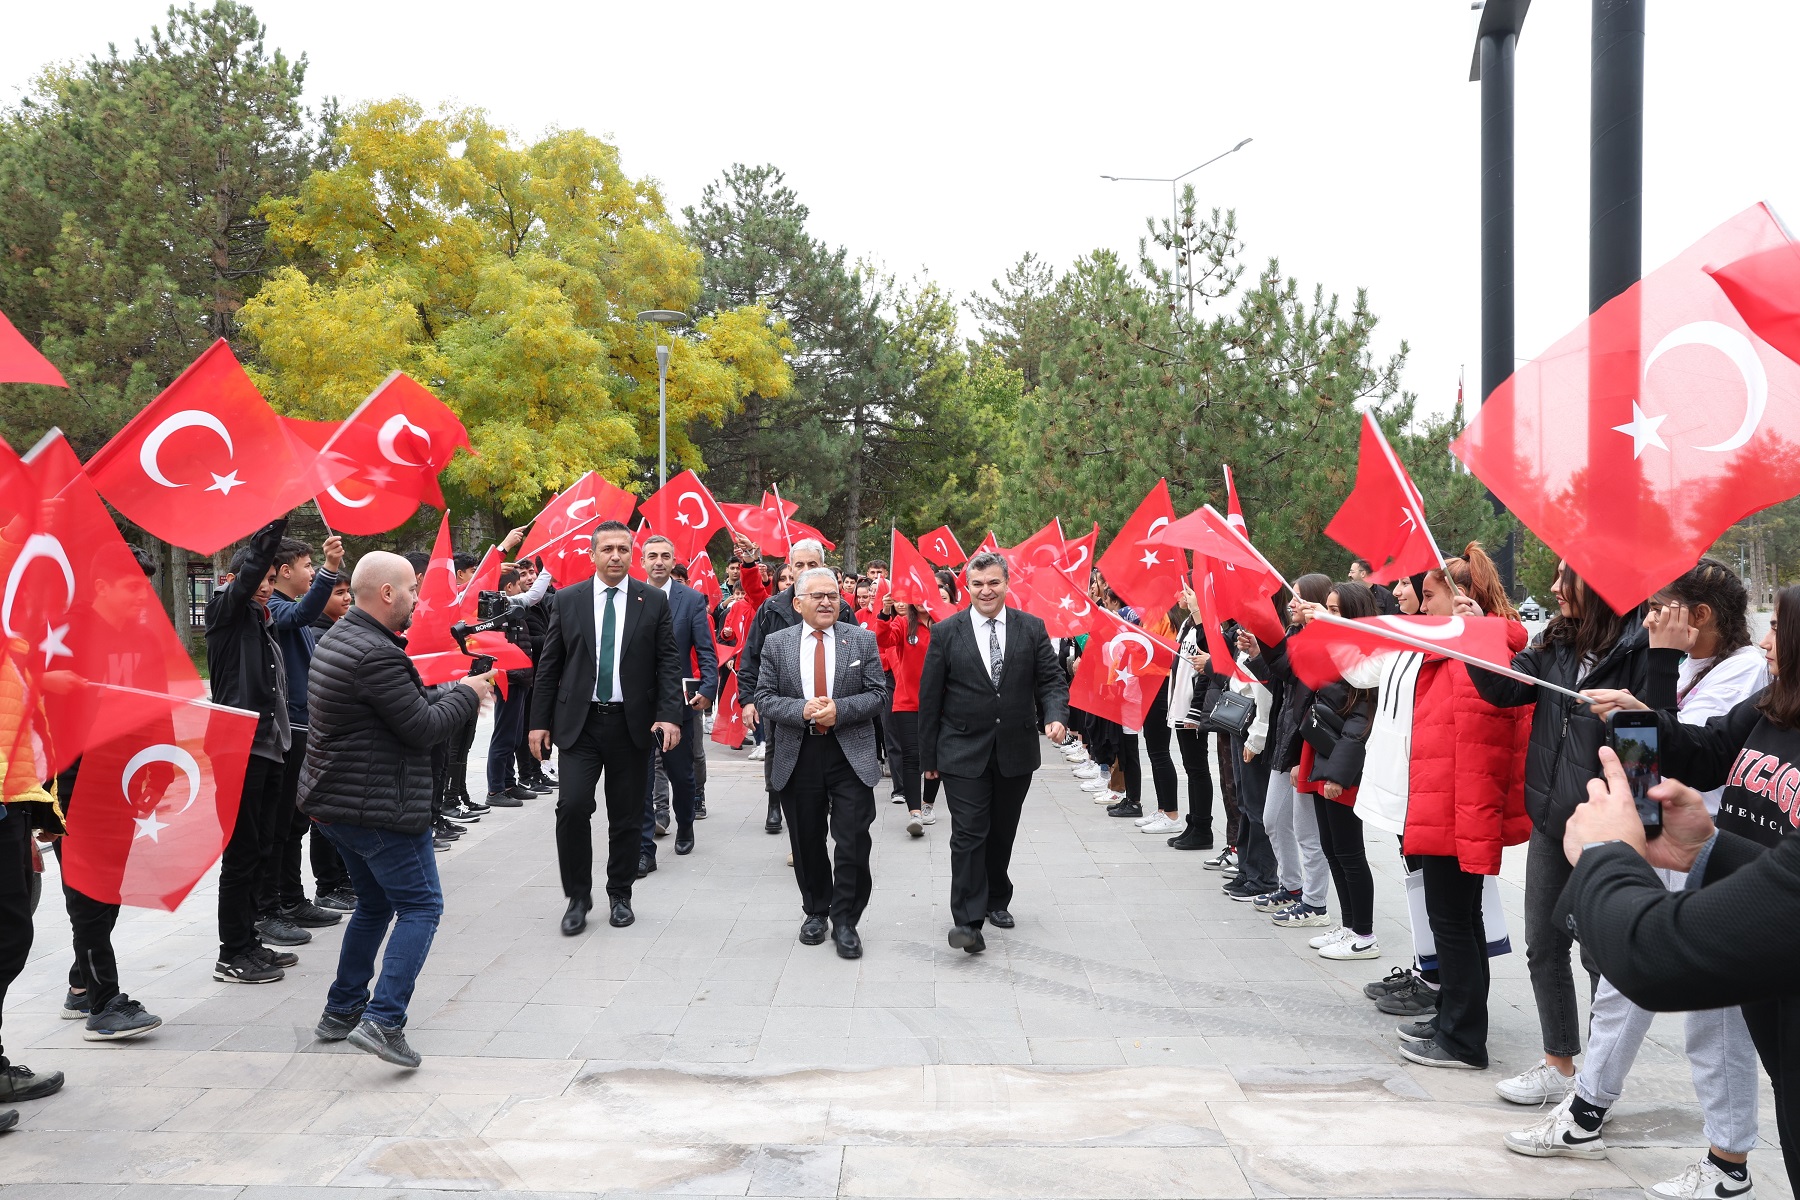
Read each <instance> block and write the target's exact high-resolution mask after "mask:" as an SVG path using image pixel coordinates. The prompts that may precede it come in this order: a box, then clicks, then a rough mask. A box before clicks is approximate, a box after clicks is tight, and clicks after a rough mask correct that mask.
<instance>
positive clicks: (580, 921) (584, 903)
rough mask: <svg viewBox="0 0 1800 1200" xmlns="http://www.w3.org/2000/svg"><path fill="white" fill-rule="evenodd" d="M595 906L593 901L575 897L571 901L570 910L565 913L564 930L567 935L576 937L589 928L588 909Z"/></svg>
mask: <svg viewBox="0 0 1800 1200" xmlns="http://www.w3.org/2000/svg"><path fill="white" fill-rule="evenodd" d="M592 907H594V904H593V901H591V900H582V899H579V898H577V899H574V900H571V901H569V911H568V912H565V913H564V914H563V919H562V931H563V934H564V935H565V936H567V937H574V936H575V935H576V934H578V933H580V932H581V931H582V930H584V929H586V928H587V915H588V910H589V909H590V908H592Z"/></svg>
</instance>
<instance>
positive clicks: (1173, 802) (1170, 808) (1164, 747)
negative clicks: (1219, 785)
mask: <svg viewBox="0 0 1800 1200" xmlns="http://www.w3.org/2000/svg"><path fill="white" fill-rule="evenodd" d="M1174 732H1175V731H1174V730H1173V729H1170V728H1169V690H1168V689H1167V688H1166V687H1165V688H1159V689H1157V693H1156V703H1155V704H1152V705H1151V706H1150V711H1149V712H1148V713H1146V714H1145V715H1144V752H1145V753H1146V754H1148V755H1149V756H1150V782H1151V784H1152V785H1153V786H1154V787H1155V788H1156V807H1157V808H1159V809H1161V810H1162V811H1163V812H1168V813H1172V812H1180V811H1181V801H1180V800H1178V799H1176V796H1175V760H1174V759H1173V758H1171V757H1169V735H1170V734H1172V733H1174ZM1209 782H1210V781H1209Z"/></svg>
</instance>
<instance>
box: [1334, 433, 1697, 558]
mask: <svg viewBox="0 0 1800 1200" xmlns="http://www.w3.org/2000/svg"><path fill="white" fill-rule="evenodd" d="M1527 523H1528V524H1529V522H1527ZM1325 536H1326V537H1328V538H1330V539H1331V540H1332V541H1334V542H1336V543H1337V544H1338V545H1340V546H1342V547H1343V548H1344V549H1346V550H1348V551H1350V553H1352V554H1354V555H1356V556H1357V557H1359V558H1366V559H1368V560H1369V563H1370V567H1371V569H1370V571H1369V582H1370V583H1392V582H1393V581H1394V580H1396V579H1400V578H1403V577H1405V576H1407V575H1417V574H1419V573H1421V572H1423V571H1434V570H1436V569H1437V568H1438V567H1440V566H1442V565H1443V559H1442V558H1440V557H1439V556H1438V548H1437V543H1436V542H1434V541H1432V539H1431V530H1430V529H1428V528H1426V526H1425V501H1424V499H1423V498H1422V497H1421V496H1420V495H1419V489H1418V488H1417V487H1414V486H1413V481H1412V476H1410V475H1408V474H1407V473H1406V468H1405V467H1404V466H1403V465H1401V462H1400V456H1399V455H1397V454H1395V453H1394V448H1393V447H1392V446H1390V445H1388V440H1387V438H1386V437H1385V436H1383V434H1382V432H1381V426H1380V425H1379V424H1377V423H1376V421H1375V418H1374V417H1373V416H1372V415H1370V414H1369V413H1364V414H1363V425H1362V441H1361V443H1360V445H1359V446H1358V449H1357V454H1356V486H1355V487H1353V488H1351V489H1350V495H1349V496H1348V497H1346V498H1345V500H1344V504H1343V507H1341V508H1339V509H1338V510H1337V515H1336V516H1334V517H1332V518H1331V523H1330V524H1329V525H1327V526H1325ZM1688 565H1689V566H1692V565H1693V564H1692V563H1690V564H1688ZM1686 569H1687V568H1685V567H1684V568H1682V570H1686ZM1675 574H1676V575H1679V574H1681V571H1677V572H1675ZM1663 582H1665V583H1666V582H1668V581H1667V580H1664V581H1663ZM1659 586H1660V585H1659Z"/></svg>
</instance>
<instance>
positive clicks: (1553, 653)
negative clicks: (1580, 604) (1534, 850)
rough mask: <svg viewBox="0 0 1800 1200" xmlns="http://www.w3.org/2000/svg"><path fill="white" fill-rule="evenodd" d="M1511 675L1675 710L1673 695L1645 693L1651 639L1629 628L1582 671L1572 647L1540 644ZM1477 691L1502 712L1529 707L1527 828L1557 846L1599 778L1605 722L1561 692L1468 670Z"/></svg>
mask: <svg viewBox="0 0 1800 1200" xmlns="http://www.w3.org/2000/svg"><path fill="white" fill-rule="evenodd" d="M1511 665H1512V668H1513V670H1515V671H1520V672H1523V673H1524V674H1527V675H1535V676H1537V677H1538V678H1539V679H1542V680H1544V681H1545V682H1547V683H1554V684H1559V685H1561V686H1562V687H1566V688H1569V689H1570V690H1572V691H1581V690H1582V689H1583V688H1623V689H1624V690H1626V691H1628V692H1630V693H1631V694H1632V695H1634V696H1636V697H1637V698H1638V699H1639V700H1642V701H1643V702H1644V703H1645V704H1647V705H1649V706H1650V707H1651V708H1673V707H1675V697H1674V694H1673V692H1672V691H1671V692H1670V694H1669V695H1668V696H1667V697H1666V699H1665V698H1663V697H1659V696H1656V695H1653V694H1652V692H1651V689H1650V686H1649V684H1650V636H1649V635H1648V634H1647V633H1645V632H1644V630H1643V629H1642V628H1641V627H1637V628H1633V629H1631V630H1630V631H1629V632H1627V633H1626V634H1625V636H1623V637H1621V638H1620V639H1619V640H1618V641H1617V642H1615V643H1613V647H1612V649H1611V650H1608V651H1607V652H1606V653H1605V654H1603V655H1601V656H1600V660H1599V661H1598V662H1596V663H1594V664H1593V666H1592V667H1591V668H1590V669H1589V670H1587V671H1583V670H1582V669H1581V662H1580V660H1579V659H1578V658H1577V657H1576V654H1575V648H1574V647H1573V646H1570V645H1568V644H1566V643H1563V644H1558V645H1553V646H1552V645H1545V644H1543V643H1542V640H1541V638H1540V640H1539V642H1538V643H1535V644H1533V645H1532V646H1530V647H1529V648H1527V649H1525V650H1522V651H1520V652H1519V653H1518V654H1516V655H1514V656H1513V660H1512V664H1511ZM1469 678H1470V679H1471V680H1473V681H1474V684H1475V690H1476V691H1478V692H1480V693H1481V698H1482V699H1483V700H1486V701H1487V702H1488V703H1489V704H1494V705H1498V706H1499V707H1501V708H1517V707H1523V706H1525V705H1532V706H1533V708H1532V713H1531V744H1530V747H1529V748H1528V749H1527V750H1526V752H1525V811H1526V812H1528V813H1530V814H1531V823H1532V826H1533V827H1534V828H1536V829H1538V830H1540V831H1541V832H1543V833H1544V834H1545V835H1546V836H1548V837H1552V838H1555V839H1556V840H1557V841H1559V842H1560V841H1561V840H1562V835H1563V826H1564V825H1566V824H1568V821H1569V814H1570V813H1572V812H1574V811H1575V806H1576V805H1577V804H1580V803H1581V802H1582V801H1584V800H1586V799H1587V785H1588V780H1590V779H1597V778H1599V775H1600V747H1602V746H1604V745H1605V744H1606V732H1607V727H1606V722H1605V721H1602V720H1599V719H1597V718H1596V717H1595V716H1594V715H1593V710H1592V709H1590V708H1588V706H1587V705H1585V704H1582V703H1581V702H1580V701H1578V700H1573V699H1570V698H1569V697H1568V696H1565V695H1563V694H1562V693H1560V692H1552V691H1547V690H1544V689H1542V688H1539V687H1537V686H1536V685H1535V684H1530V683H1520V682H1518V681H1517V680H1515V679H1508V678H1507V677H1506V676H1504V675H1495V674H1494V673H1493V672H1491V671H1484V670H1482V669H1481V668H1479V667H1476V668H1473V669H1471V670H1470V671H1469Z"/></svg>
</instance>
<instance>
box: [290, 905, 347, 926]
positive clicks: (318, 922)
mask: <svg viewBox="0 0 1800 1200" xmlns="http://www.w3.org/2000/svg"><path fill="white" fill-rule="evenodd" d="M277 915H278V916H280V918H281V919H282V920H284V921H286V922H287V923H288V924H290V925H297V926H299V927H300V928H301V929H329V928H330V927H331V926H333V925H336V924H337V923H338V922H339V921H341V920H343V919H344V914H343V913H341V912H338V911H336V910H335V909H330V908H320V907H319V906H318V905H317V904H314V903H312V902H311V901H309V900H302V901H301V902H300V903H298V904H296V905H294V906H293V907H291V908H284V909H282V910H281V912H280V913H278V914H277Z"/></svg>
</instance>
